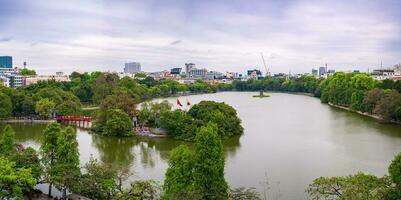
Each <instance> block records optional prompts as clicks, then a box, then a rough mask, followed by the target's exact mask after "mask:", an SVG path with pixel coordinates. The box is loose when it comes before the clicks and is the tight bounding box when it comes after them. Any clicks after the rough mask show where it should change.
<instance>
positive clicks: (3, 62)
mask: <svg viewBox="0 0 401 200" xmlns="http://www.w3.org/2000/svg"><path fill="white" fill-rule="evenodd" d="M0 68H13V57H11V56H0Z"/></svg>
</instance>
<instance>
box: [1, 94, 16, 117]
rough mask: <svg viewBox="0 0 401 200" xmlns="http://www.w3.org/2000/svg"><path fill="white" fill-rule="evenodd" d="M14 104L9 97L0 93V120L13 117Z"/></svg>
mask: <svg viewBox="0 0 401 200" xmlns="http://www.w3.org/2000/svg"><path fill="white" fill-rule="evenodd" d="M12 109H13V104H12V102H11V99H10V97H9V96H8V95H6V94H4V93H1V92H0V118H7V117H9V116H10V115H11V111H12Z"/></svg>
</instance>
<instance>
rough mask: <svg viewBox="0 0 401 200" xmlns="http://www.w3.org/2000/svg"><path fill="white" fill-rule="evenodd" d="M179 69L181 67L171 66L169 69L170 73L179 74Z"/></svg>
mask: <svg viewBox="0 0 401 200" xmlns="http://www.w3.org/2000/svg"><path fill="white" fill-rule="evenodd" d="M181 70H182V68H172V69H171V70H170V74H173V75H179V74H181Z"/></svg>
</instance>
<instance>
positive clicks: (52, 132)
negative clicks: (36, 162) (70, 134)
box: [40, 123, 61, 196]
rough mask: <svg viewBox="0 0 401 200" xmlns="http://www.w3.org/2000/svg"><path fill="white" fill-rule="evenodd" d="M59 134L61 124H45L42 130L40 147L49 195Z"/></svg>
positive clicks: (53, 175)
mask: <svg viewBox="0 0 401 200" xmlns="http://www.w3.org/2000/svg"><path fill="white" fill-rule="evenodd" d="M60 135H61V126H60V124H58V123H51V124H49V125H47V127H46V129H45V130H44V131H43V142H42V145H41V147H40V150H41V151H40V153H41V155H42V163H43V166H44V170H45V180H46V182H47V183H49V193H48V194H49V196H51V193H52V187H53V182H54V177H55V175H56V174H55V165H56V161H57V145H58V140H59V137H60Z"/></svg>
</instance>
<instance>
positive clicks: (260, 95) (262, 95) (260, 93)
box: [252, 90, 270, 98]
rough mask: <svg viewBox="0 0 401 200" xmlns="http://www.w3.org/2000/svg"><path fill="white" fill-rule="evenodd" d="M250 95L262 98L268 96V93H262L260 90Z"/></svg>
mask: <svg viewBox="0 0 401 200" xmlns="http://www.w3.org/2000/svg"><path fill="white" fill-rule="evenodd" d="M252 97H259V98H264V97H270V95H268V94H264V93H263V90H260V91H259V94H258V95H253V96H252Z"/></svg>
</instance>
